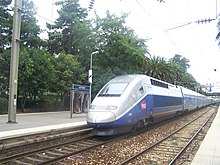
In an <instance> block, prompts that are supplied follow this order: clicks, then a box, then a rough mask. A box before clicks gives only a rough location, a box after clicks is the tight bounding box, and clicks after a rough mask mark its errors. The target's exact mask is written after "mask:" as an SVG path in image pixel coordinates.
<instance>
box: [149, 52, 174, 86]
mask: <svg viewBox="0 0 220 165" xmlns="http://www.w3.org/2000/svg"><path fill="white" fill-rule="evenodd" d="M146 66H147V68H146V71H145V74H146V75H148V76H151V77H154V78H157V79H160V80H163V81H168V82H172V81H173V79H172V78H173V74H174V72H173V71H174V70H173V67H172V66H171V65H169V63H168V62H167V61H166V59H165V58H164V57H160V56H153V57H152V58H150V59H148V60H147V64H146Z"/></svg>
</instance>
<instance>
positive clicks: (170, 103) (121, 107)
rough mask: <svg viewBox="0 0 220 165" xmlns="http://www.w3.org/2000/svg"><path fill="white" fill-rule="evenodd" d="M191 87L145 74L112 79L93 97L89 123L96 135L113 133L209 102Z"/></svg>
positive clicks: (134, 127) (132, 128) (125, 130)
mask: <svg viewBox="0 0 220 165" xmlns="http://www.w3.org/2000/svg"><path fill="white" fill-rule="evenodd" d="M209 102H210V101H208V99H207V97H205V96H203V95H201V94H198V93H196V92H194V91H192V90H189V89H186V88H183V87H181V86H176V85H172V84H169V83H167V82H164V81H161V80H157V79H155V78H152V77H149V76H146V75H124V76H118V77H116V78H114V79H112V80H110V81H109V82H108V83H107V84H106V85H105V86H104V87H103V88H102V89H101V90H100V92H99V93H98V94H97V96H96V97H95V98H94V100H93V102H92V104H91V107H90V109H89V111H88V114H87V123H88V125H89V126H90V127H93V128H94V134H96V135H114V134H119V133H124V132H128V131H131V130H134V129H136V128H138V127H142V126H144V125H146V124H148V123H150V122H154V121H155V120H160V119H162V118H164V117H171V116H174V115H176V114H179V113H183V112H185V111H190V110H193V109H196V108H198V107H203V106H206V105H208V104H209Z"/></svg>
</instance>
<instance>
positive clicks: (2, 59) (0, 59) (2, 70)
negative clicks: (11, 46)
mask: <svg viewBox="0 0 220 165" xmlns="http://www.w3.org/2000/svg"><path fill="white" fill-rule="evenodd" d="M10 55H11V51H10V50H4V51H3V52H2V53H0V64H1V65H0V96H1V95H4V94H5V93H7V91H8V89H9V85H8V83H9V75H10V70H9V67H10Z"/></svg>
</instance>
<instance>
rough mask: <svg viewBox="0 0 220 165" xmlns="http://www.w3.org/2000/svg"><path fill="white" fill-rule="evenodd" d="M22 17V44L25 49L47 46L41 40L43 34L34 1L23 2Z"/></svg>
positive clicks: (24, 0) (25, 0)
mask: <svg viewBox="0 0 220 165" xmlns="http://www.w3.org/2000/svg"><path fill="white" fill-rule="evenodd" d="M22 1H23V2H22V15H21V42H22V44H23V45H24V46H25V47H35V48H41V47H42V46H43V47H45V46H46V42H45V41H43V40H41V39H40V37H39V34H40V33H41V32H42V31H41V29H40V27H39V26H38V25H37V19H36V18H35V15H36V13H37V9H36V6H35V5H34V3H33V1H30V0H22Z"/></svg>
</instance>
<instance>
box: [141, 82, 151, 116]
mask: <svg viewBox="0 0 220 165" xmlns="http://www.w3.org/2000/svg"><path fill="white" fill-rule="evenodd" d="M143 86H144V88H145V90H146V97H145V99H146V102H147V111H146V116H145V117H146V118H149V117H151V116H153V95H152V94H153V93H152V86H150V85H148V84H143Z"/></svg>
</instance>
